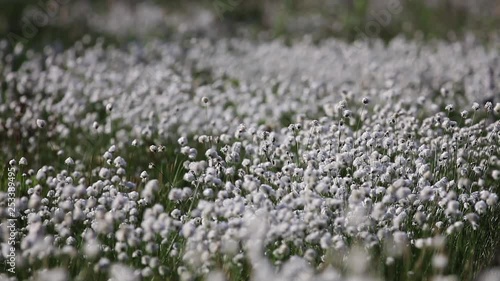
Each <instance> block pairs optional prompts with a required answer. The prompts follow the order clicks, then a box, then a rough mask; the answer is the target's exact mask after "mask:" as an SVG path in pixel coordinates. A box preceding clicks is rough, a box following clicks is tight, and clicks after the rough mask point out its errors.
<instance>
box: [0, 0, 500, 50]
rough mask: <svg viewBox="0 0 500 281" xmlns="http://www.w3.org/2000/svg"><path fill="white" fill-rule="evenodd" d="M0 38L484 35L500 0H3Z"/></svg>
mask: <svg viewBox="0 0 500 281" xmlns="http://www.w3.org/2000/svg"><path fill="white" fill-rule="evenodd" d="M0 3H1V4H0V5H1V9H0V39H1V38H4V39H5V38H6V39H8V41H9V42H10V43H11V45H15V43H16V42H22V43H23V44H24V45H25V46H26V45H27V46H36V45H39V46H44V45H45V44H48V43H50V44H54V43H57V44H61V45H63V46H64V45H68V44H72V42H74V41H75V40H78V39H81V38H82V36H83V35H85V34H90V35H93V36H103V37H105V38H107V39H108V40H110V42H125V41H131V40H147V39H150V38H157V39H161V40H170V39H173V38H176V37H185V36H188V37H191V36H203V37H214V38H217V37H225V36H245V37H247V38H248V37H250V38H252V37H255V38H259V39H272V38H276V37H282V38H285V39H293V38H295V37H302V36H304V35H306V34H307V35H308V36H311V38H312V39H313V40H316V41H319V40H322V39H325V38H330V37H337V38H342V39H345V40H347V41H352V40H355V39H357V38H362V37H377V38H382V39H383V40H386V41H388V40H390V39H391V38H393V37H395V36H396V35H398V34H402V35H404V36H407V37H410V38H414V37H417V38H422V39H433V38H441V39H445V40H455V39H457V38H460V37H462V36H463V35H464V34H465V33H473V34H475V35H477V37H479V38H482V39H485V40H488V38H491V36H497V34H498V28H499V27H500V0H474V1H470V0H421V1H420V0H328V1H327V0H252V1H251V0H199V1H195V0H183V1H179V0H175V1H169V0H164V1H160V0H0Z"/></svg>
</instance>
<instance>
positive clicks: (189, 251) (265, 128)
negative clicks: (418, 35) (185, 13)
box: [0, 36, 500, 281]
mask: <svg viewBox="0 0 500 281" xmlns="http://www.w3.org/2000/svg"><path fill="white" fill-rule="evenodd" d="M499 44H500V43H499V42H498V41H496V42H495V41H494V42H492V43H491V45H490V46H484V45H483V44H480V43H478V42H477V41H475V40H474V38H473V37H470V38H467V39H464V40H462V41H457V42H454V43H446V42H442V41H434V42H427V43H424V42H418V41H408V40H406V39H403V38H396V39H394V40H392V41H391V42H390V43H389V44H388V45H385V44H384V43H383V42H382V41H378V40H374V41H372V42H365V41H355V42H353V43H345V42H343V41H340V40H336V39H328V40H325V41H323V42H321V43H320V44H312V43H311V41H310V39H308V38H305V39H303V40H298V41H296V42H293V44H292V45H291V46H289V44H285V43H284V42H282V41H280V40H274V41H271V42H261V43H259V42H254V41H250V40H245V39H220V40H216V41H214V40H208V39H202V38H191V39H189V40H183V41H179V42H169V43H165V42H160V41H152V42H150V43H147V44H142V45H141V44H133V43H131V44H128V45H127V46H126V47H123V46H121V47H115V46H113V45H112V44H107V43H106V41H105V40H103V39H100V38H93V37H91V36H85V37H83V38H82V39H81V40H78V41H77V42H76V43H75V44H74V45H73V46H71V47H69V48H67V49H65V50H63V51H58V50H56V49H55V48H52V47H50V46H48V47H46V48H44V49H43V50H40V51H37V50H32V49H28V48H23V46H22V45H18V46H17V47H16V48H15V49H14V50H13V51H12V52H10V51H7V49H8V48H7V47H8V43H7V42H6V41H2V42H0V58H1V60H2V64H0V72H1V77H2V80H0V81H1V95H0V97H1V103H0V134H1V138H0V143H1V153H0V159H1V163H2V164H1V165H2V171H3V175H2V178H1V181H0V184H1V190H2V192H0V206H1V207H0V219H1V224H0V229H1V235H0V238H1V240H0V241H1V249H2V251H1V255H2V259H4V260H5V263H3V264H2V265H1V268H2V270H1V271H2V272H4V273H2V274H1V276H2V278H3V279H5V280H27V279H33V280H90V279H92V280H120V281H125V280H211V281H216V280H217V281H222V280H256V281H257V280H258V281H261V280H325V281H326V280H434V281H438V280H473V279H474V278H477V277H478V276H479V275H480V274H481V276H482V277H481V278H482V279H480V280H485V281H486V280H488V281H490V280H491V281H494V280H498V276H499V272H500V269H499V268H498V267H493V266H490V264H491V263H492V260H493V259H494V255H495V250H496V249H498V246H499V241H500V229H499V226H500V208H499V205H498V204H499V203H498V195H497V194H498V192H499V188H500V185H499V182H500V165H499V163H500V159H499V157H500V147H499V145H498V144H499V137H500V118H499V116H500V103H499V100H498V89H499V88H500V62H499V60H498V58H499V57H500V54H499V50H500V49H499V48H498V46H500V45H499ZM11 242H12V244H11ZM12 245H13V248H11V246H12ZM493 265H494V262H493ZM497 265H498V263H497ZM13 272H14V274H13Z"/></svg>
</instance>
